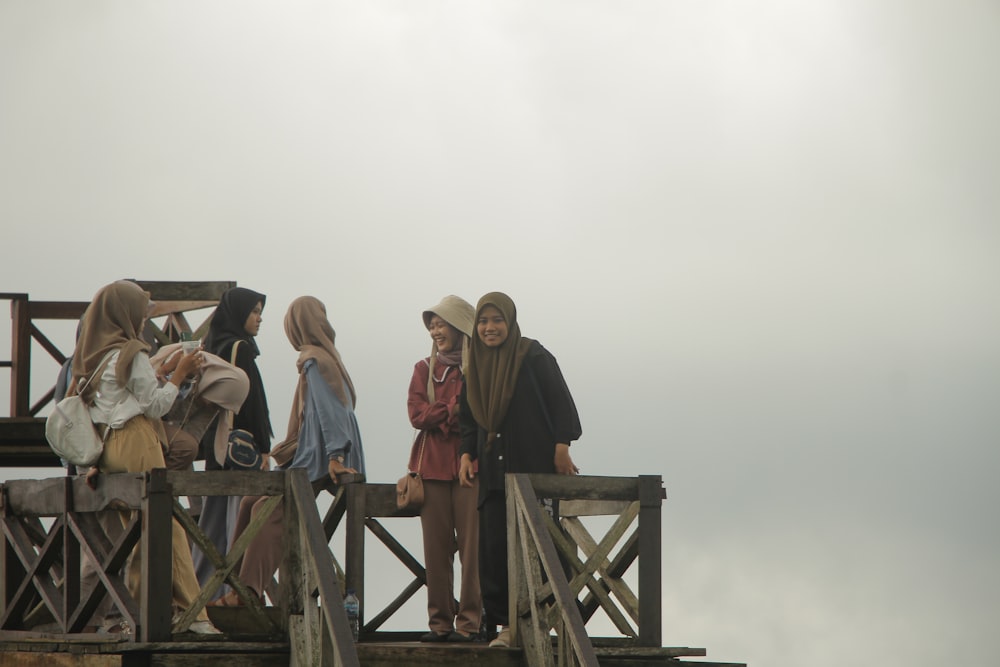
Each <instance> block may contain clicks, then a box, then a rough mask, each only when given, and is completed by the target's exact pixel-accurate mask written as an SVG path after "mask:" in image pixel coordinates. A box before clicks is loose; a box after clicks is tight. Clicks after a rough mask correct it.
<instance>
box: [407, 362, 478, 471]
mask: <svg viewBox="0 0 1000 667" xmlns="http://www.w3.org/2000/svg"><path fill="white" fill-rule="evenodd" d="M428 361H429V360H428V359H421V360H420V361H418V362H417V363H416V364H415V365H414V366H413V377H412V378H411V379H410V393H409V397H408V399H407V401H406V407H407V410H409V413H410V423H411V424H413V428H416V429H419V431H420V432H419V433H417V437H416V438H415V439H414V441H413V446H412V447H411V448H410V464H409V470H414V471H417V472H419V473H420V475H421V476H422V477H423V478H424V479H430V480H444V481H451V480H456V479H458V460H459V455H458V447H459V445H460V444H461V435H460V433H459V428H458V416H457V415H455V414H453V412H452V411H453V409H454V407H455V406H456V405H458V397H459V394H461V392H462V384H463V382H464V379H463V377H462V372H461V370H459V368H458V367H456V366H444V365H441V364H435V365H434V374H435V375H436V376H437V380H442V381H440V382H439V381H435V382H434V394H435V400H434V402H433V403H431V402H430V399H429V398H428V396H427V374H428V372H429V371H430V366H429V365H428ZM424 434H426V438H425V437H424ZM421 443H423V450H424V452H423V459H422V460H421V457H420V448H421Z"/></svg>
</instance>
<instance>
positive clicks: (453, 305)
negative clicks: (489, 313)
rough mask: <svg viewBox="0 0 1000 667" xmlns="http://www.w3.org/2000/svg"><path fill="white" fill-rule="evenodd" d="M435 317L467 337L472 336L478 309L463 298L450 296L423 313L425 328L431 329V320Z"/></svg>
mask: <svg viewBox="0 0 1000 667" xmlns="http://www.w3.org/2000/svg"><path fill="white" fill-rule="evenodd" d="M435 315H437V316H438V317H440V318H441V319H442V320H444V321H445V322H447V323H448V324H450V325H451V326H453V327H455V328H456V329H458V330H459V331H461V332H462V333H463V334H465V335H466V336H470V337H471V336H472V325H473V322H474V321H475V319H476V309H475V308H473V307H472V304H471V303H469V302H468V301H466V300H465V299H463V298H462V297H460V296H455V295H454V294H449V295H448V296H446V297H444V298H443V299H441V302H440V303H439V304H437V305H436V306H431V307H430V308H428V309H427V310H425V311H424V313H423V316H424V326H425V327H427V328H430V326H431V318H432V317H434V316H435Z"/></svg>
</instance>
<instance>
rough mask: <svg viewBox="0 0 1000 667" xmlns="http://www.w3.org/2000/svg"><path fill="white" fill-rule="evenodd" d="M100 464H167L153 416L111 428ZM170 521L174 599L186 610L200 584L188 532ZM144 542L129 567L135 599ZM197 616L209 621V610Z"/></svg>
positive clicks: (112, 468)
mask: <svg viewBox="0 0 1000 667" xmlns="http://www.w3.org/2000/svg"><path fill="white" fill-rule="evenodd" d="M98 467H99V468H100V469H101V472H105V473H116V472H146V471H149V470H152V469H153V468H163V467H165V463H164V459H163V450H162V449H161V448H160V441H159V439H158V438H157V432H156V429H155V428H154V425H153V424H152V423H151V422H150V420H149V419H147V418H146V417H144V416H142V415H140V416H138V417H135V418H133V419H130V420H129V421H128V422H127V423H126V424H125V426H123V427H122V428H120V429H118V430H112V431H111V433H110V434H109V435H108V439H107V441H106V442H105V443H104V453H103V454H102V455H101V459H100V461H99V462H98ZM123 522H124V517H123ZM171 523H172V527H171V556H170V557H171V565H172V567H171V571H172V575H173V576H172V578H173V601H174V607H175V608H176V609H177V610H183V609H187V608H188V607H190V606H191V603H192V602H193V601H194V599H195V598H196V597H197V596H198V593H199V592H200V591H201V588H200V587H199V585H198V580H197V579H196V578H195V576H194V565H193V563H192V562H191V550H190V547H189V546H188V541H187V535H185V533H184V529H183V528H182V527H181V525H180V524H179V523H178V522H177V520H176V519H174V520H173V521H172V522H171ZM141 545H142V543H141V542H140V543H139V544H136V546H135V550H134V551H133V552H132V557H131V560H130V563H129V571H128V589H129V592H130V593H131V594H132V596H133V597H135V598H136V599H138V597H139V585H140V581H141V576H142V573H141V568H142V557H141V553H140V548H141ZM196 620H199V621H207V620H208V613H207V612H206V611H205V610H204V609H202V610H201V611H200V612H198V617H197V619H196Z"/></svg>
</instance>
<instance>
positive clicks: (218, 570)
mask: <svg viewBox="0 0 1000 667" xmlns="http://www.w3.org/2000/svg"><path fill="white" fill-rule="evenodd" d="M252 474H255V473H252ZM281 501H282V496H271V497H270V498H268V499H267V500H266V501H264V503H263V504H262V506H261V508H260V510H259V511H258V512H257V516H255V517H254V518H253V519H252V520H251V521H250V523H249V524H247V527H246V528H244V529H243V532H242V533H240V535H239V536H238V537H237V538H236V540H234V541H233V544H232V546H231V547H230V548H229V551H228V553H226V555H225V556H222V555H221V554H220V553H219V551H218V550H217V549H216V548H215V544H214V543H213V542H212V541H211V540H209V539H208V537H207V536H206V535H205V533H203V532H202V530H201V528H200V527H199V526H198V524H197V523H195V521H194V519H192V518H191V515H190V514H188V513H187V510H185V509H184V508H183V507H181V506H180V505H179V504H178V503H177V502H176V501H174V516H175V517H176V518H177V520H178V521H179V522H180V524H181V526H183V528H184V530H185V531H186V532H187V534H188V535H190V536H191V538H192V541H194V543H195V544H197V545H198V546H199V547H200V548H201V550H202V552H203V553H204V554H205V556H206V557H207V558H208V559H209V561H210V562H211V563H212V565H213V566H214V567H215V572H213V573H212V576H210V577H209V578H208V581H206V582H205V584H204V585H203V586H202V587H201V591H200V592H199V593H198V596H197V597H195V599H194V600H193V601H192V602H191V606H190V607H188V609H187V610H186V611H185V612H183V613H182V615H181V618H180V619H179V620H178V622H177V626H176V627H184V625H185V624H188V623H190V622H191V621H193V620H194V619H195V617H196V616H197V613H198V611H200V610H201V608H202V607H204V606H205V605H206V604H207V603H208V601H209V600H210V599H211V598H212V596H214V595H215V592H216V591H217V590H218V589H219V586H221V585H222V582H223V581H226V582H228V583H229V585H230V586H231V587H232V588H233V590H234V591H236V594H237V595H238V596H239V598H240V599H241V600H242V601H243V604H244V605H245V607H244V608H245V610H246V612H247V614H249V615H250V616H251V617H253V619H254V620H255V621H256V622H257V623H259V624H260V625H261V626H262V627H266V628H271V629H272V630H275V631H277V630H278V629H279V627H278V626H277V625H274V624H273V623H272V621H271V619H270V618H269V617H268V616H267V614H266V612H265V610H264V606H263V605H262V604H261V602H260V600H259V599H258V598H257V596H256V595H255V594H254V593H253V592H251V590H250V589H249V588H248V587H247V586H246V585H245V584H244V583H243V582H242V581H241V580H240V578H239V577H238V576H236V574H235V573H234V570H235V568H236V565H237V564H238V563H239V561H240V559H241V558H242V557H243V554H244V552H245V551H246V550H247V548H248V547H249V546H250V543H251V542H252V541H253V539H254V538H255V537H256V536H257V534H258V533H259V532H260V530H261V528H262V527H263V526H264V523H265V522H266V521H267V519H268V517H270V516H271V514H272V513H274V510H275V509H276V508H277V506H278V504H279V503H281Z"/></svg>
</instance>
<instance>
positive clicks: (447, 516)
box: [420, 480, 483, 635]
mask: <svg viewBox="0 0 1000 667" xmlns="http://www.w3.org/2000/svg"><path fill="white" fill-rule="evenodd" d="M477 484H478V482H477ZM478 493H479V488H478V486H473V487H472V488H466V487H463V486H461V485H460V484H459V483H458V480H453V481H439V480H424V506H423V507H422V508H421V510H420V526H421V528H422V529H423V537H424V564H425V567H426V568H427V617H428V618H427V625H428V627H429V628H430V629H431V630H432V631H433V632H436V633H438V634H444V633H447V632H450V631H451V630H454V629H457V630H458V631H459V632H461V633H462V634H466V635H474V634H476V633H477V632H479V624H480V620H481V617H482V610H483V599H482V596H481V594H480V592H479V513H478V511H477V510H476V498H477V496H478ZM456 550H457V551H458V557H459V560H460V561H461V563H462V579H461V586H460V592H459V600H458V606H457V608H456V605H455V584H454V582H455V551H456Z"/></svg>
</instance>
